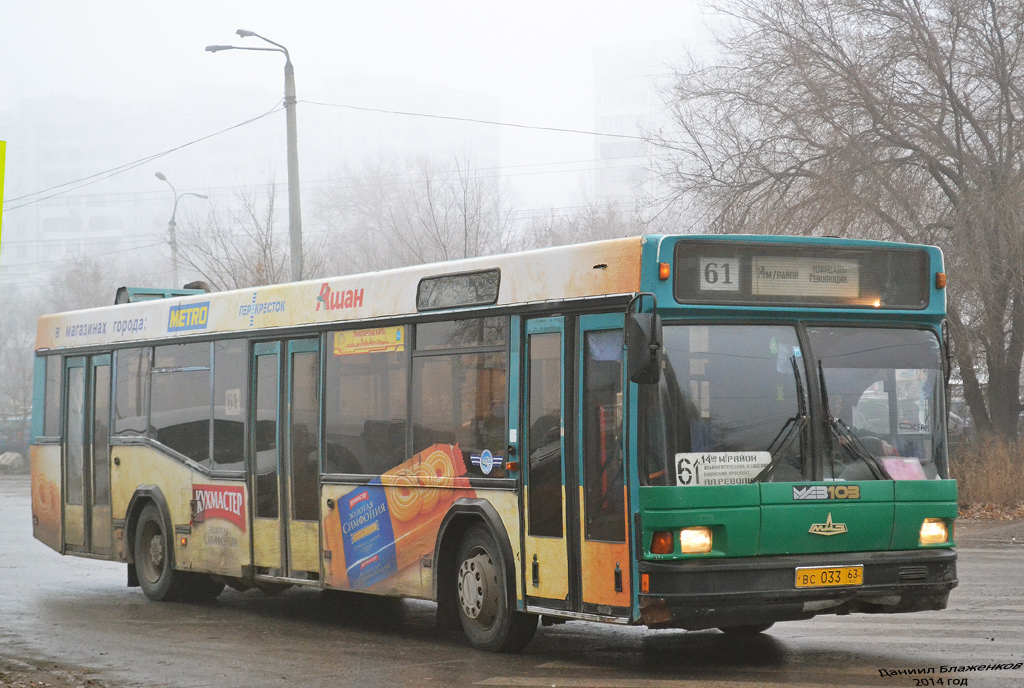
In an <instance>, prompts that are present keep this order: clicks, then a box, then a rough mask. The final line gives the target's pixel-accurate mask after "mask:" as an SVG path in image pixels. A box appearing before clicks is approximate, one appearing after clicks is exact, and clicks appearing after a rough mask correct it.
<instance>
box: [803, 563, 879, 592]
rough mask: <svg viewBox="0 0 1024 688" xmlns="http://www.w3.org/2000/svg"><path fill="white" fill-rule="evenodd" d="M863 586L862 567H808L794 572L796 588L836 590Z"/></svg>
mask: <svg viewBox="0 0 1024 688" xmlns="http://www.w3.org/2000/svg"><path fill="white" fill-rule="evenodd" d="M863 584H864V567H863V566H808V567H803V568H798V569H797V570H796V587H798V588H837V587H843V586H848V585H863Z"/></svg>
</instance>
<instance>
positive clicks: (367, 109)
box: [299, 100, 644, 141]
mask: <svg viewBox="0 0 1024 688" xmlns="http://www.w3.org/2000/svg"><path fill="white" fill-rule="evenodd" d="M299 102H300V103H307V104H309V105H322V106H324V107H334V108H345V109H346V110H360V111H362V112H381V113H384V114H386V115H403V116H405V117H428V118H430V119H447V120H452V121H454V122H473V123H475V124H492V125H494V126H497V127H514V128H516V129H535V130H538V131H557V132H561V133H565V134H586V135H587V136H605V137H608V138H614V139H632V140H634V141H643V140H644V138H643V137H642V136H633V135H630V134H608V133H605V132H600V131H586V130H584V129H565V128H562V127H541V126H536V125H531V124H517V123H515V122H497V121H495V120H490V119H477V118H475V117H456V116H454V115H434V114H430V113H426V112H407V111H404V110H386V109H384V108H371V107H361V106H359V105H346V104H344V103H319V102H317V101H315V100H300V101H299Z"/></svg>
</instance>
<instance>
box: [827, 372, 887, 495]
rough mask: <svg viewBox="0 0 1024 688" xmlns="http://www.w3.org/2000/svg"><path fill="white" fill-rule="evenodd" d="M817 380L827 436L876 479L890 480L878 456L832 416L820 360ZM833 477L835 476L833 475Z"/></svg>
mask: <svg viewBox="0 0 1024 688" xmlns="http://www.w3.org/2000/svg"><path fill="white" fill-rule="evenodd" d="M818 382H819V384H820V385H821V403H822V405H823V407H824V408H823V410H824V412H825V420H826V422H827V423H828V427H829V437H830V440H831V439H832V438H834V439H836V440H838V441H839V446H840V447H842V448H843V449H845V450H846V453H847V454H849V455H850V457H852V458H853V459H854V460H855V461H863V462H864V463H865V464H866V465H867V467H868V469H869V470H870V471H871V473H872V474H873V475H874V476H875V479H876V480H892V479H893V478H892V476H891V475H889V471H887V470H885V465H883V464H882V462H881V461H879V459H878V457H877V456H875V455H874V454H872V453H871V452H870V451H868V448H867V447H865V446H864V443H863V442H861V441H860V438H859V437H857V435H856V434H854V432H853V430H851V429H850V426H849V425H847V424H846V422H845V421H843V419H842V418H833V417H832V412H831V410H830V409H829V406H828V389H827V388H826V386H825V368H824V366H822V364H821V361H820V360H819V361H818ZM832 444H833V443H832V442H831V441H830V442H829V448H830V449H831V450H832V451H830V452H829V455H830V456H831V455H832V454H833V453H834V447H833V446H832ZM833 478H835V476H833Z"/></svg>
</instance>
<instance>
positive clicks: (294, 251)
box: [206, 29, 302, 282]
mask: <svg viewBox="0 0 1024 688" xmlns="http://www.w3.org/2000/svg"><path fill="white" fill-rule="evenodd" d="M235 33H236V34H238V35H239V36H241V37H242V38H249V37H255V38H258V39H260V40H261V41H265V42H266V43H269V44H270V45H272V46H275V47H273V48H247V47H242V46H237V45H208V46H206V50H207V52H211V53H215V52H219V51H221V50H259V51H267V52H278V53H283V54H284V111H285V119H286V123H287V126H288V244H289V252H290V254H291V279H292V281H293V282H297V281H299V280H301V279H302V213H301V211H300V207H299V152H298V135H297V133H296V125H295V69H294V68H293V67H292V59H291V56H290V55H289V54H288V49H287V48H286V47H284V46H283V45H281V44H280V43H275V42H274V41H272V40H270V39H269V38H265V37H263V36H261V35H259V34H258V33H256V32H255V31H247V30H245V29H238V30H237V31H235Z"/></svg>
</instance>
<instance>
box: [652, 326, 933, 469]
mask: <svg viewBox="0 0 1024 688" xmlns="http://www.w3.org/2000/svg"><path fill="white" fill-rule="evenodd" d="M807 335H808V342H809V344H810V346H809V350H806V351H805V350H802V347H801V345H800V339H799V337H798V334H797V329H796V328H795V327H792V326H780V325H772V326H768V325H666V326H665V328H664V350H663V360H662V373H663V374H662V376H661V380H660V382H659V383H658V384H656V385H641V386H640V395H641V396H640V404H641V409H642V410H641V414H642V418H643V428H644V429H643V430H642V433H641V437H642V452H641V456H642V457H643V459H642V460H643V462H644V463H645V467H644V469H643V471H642V475H644V477H645V478H646V481H647V484H650V485H677V486H701V485H742V484H747V483H752V482H797V481H807V480H822V479H823V480H925V479H934V478H937V477H947V476H948V469H947V466H946V455H945V444H944V442H945V436H944V432H943V423H942V417H943V415H942V414H943V410H942V409H943V406H944V404H943V396H942V369H941V358H940V349H939V342H938V339H937V338H936V337H935V335H933V334H932V333H930V332H927V331H924V330H910V329H883V328H856V327H812V328H808V329H807ZM808 374H810V375H812V376H813V378H812V380H810V381H809V380H808V379H807V376H808ZM812 386H813V387H814V388H815V389H817V390H820V392H821V394H820V397H819V398H820V402H819V403H812V400H811V395H810V392H809V390H810V389H811V387H812ZM815 424H816V425H815ZM812 426H813V427H817V428H819V429H820V431H819V432H818V433H817V438H818V439H817V446H818V447H819V450H818V452H817V453H818V455H819V456H821V457H822V458H821V460H820V461H815V460H813V458H812V441H811V440H812V429H813V427H812Z"/></svg>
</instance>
